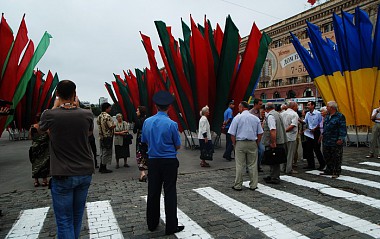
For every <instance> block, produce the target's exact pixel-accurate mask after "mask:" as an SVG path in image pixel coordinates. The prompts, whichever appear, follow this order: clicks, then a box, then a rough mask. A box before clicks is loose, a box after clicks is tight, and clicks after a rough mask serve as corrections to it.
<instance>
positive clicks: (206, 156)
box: [200, 149, 213, 161]
mask: <svg viewBox="0 0 380 239" xmlns="http://www.w3.org/2000/svg"><path fill="white" fill-rule="evenodd" d="M212 154H213V153H212V150H208V149H202V150H201V156H200V159H203V160H209V161H211V160H213V158H212Z"/></svg>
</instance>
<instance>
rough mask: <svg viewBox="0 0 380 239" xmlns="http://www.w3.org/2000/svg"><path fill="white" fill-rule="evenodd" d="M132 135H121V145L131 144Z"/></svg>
mask: <svg viewBox="0 0 380 239" xmlns="http://www.w3.org/2000/svg"><path fill="white" fill-rule="evenodd" d="M132 139H133V135H131V134H127V135H124V136H123V145H127V144H132Z"/></svg>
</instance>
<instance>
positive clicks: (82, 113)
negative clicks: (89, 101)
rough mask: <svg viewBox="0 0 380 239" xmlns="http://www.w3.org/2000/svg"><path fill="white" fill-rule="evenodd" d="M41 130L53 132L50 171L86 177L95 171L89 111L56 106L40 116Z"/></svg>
mask: <svg viewBox="0 0 380 239" xmlns="http://www.w3.org/2000/svg"><path fill="white" fill-rule="evenodd" d="M39 125H40V129H41V130H43V131H46V130H49V132H50V174H51V175H52V176H83V175H91V174H93V173H94V159H93V155H92V151H91V147H90V144H89V137H88V136H89V132H91V131H93V128H94V116H93V114H92V112H91V111H90V110H84V109H80V108H74V109H64V108H56V109H52V110H46V111H45V112H44V113H43V114H42V115H41V121H40V123H39Z"/></svg>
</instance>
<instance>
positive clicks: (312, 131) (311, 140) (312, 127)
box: [304, 101, 326, 170]
mask: <svg viewBox="0 0 380 239" xmlns="http://www.w3.org/2000/svg"><path fill="white" fill-rule="evenodd" d="M307 108H308V109H309V112H307V113H306V116H305V121H304V122H305V123H306V124H307V126H308V129H306V131H305V132H304V134H305V136H306V143H305V146H306V149H305V151H306V159H307V166H306V167H304V169H315V161H314V153H315V155H316V156H317V159H318V162H319V168H318V170H323V169H324V168H325V166H326V163H325V160H324V159H323V155H322V152H321V143H320V141H319V137H320V136H321V131H320V129H319V125H320V123H321V121H322V115H321V113H320V112H319V111H318V110H316V109H315V102H314V101H309V102H308V103H307ZM313 152H314V153H313Z"/></svg>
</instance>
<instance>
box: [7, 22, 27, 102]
mask: <svg viewBox="0 0 380 239" xmlns="http://www.w3.org/2000/svg"><path fill="white" fill-rule="evenodd" d="M28 41H29V38H28V30H27V28H26V24H25V20H24V17H23V18H22V20H21V24H20V27H19V29H18V32H17V36H16V40H15V41H14V44H13V48H12V52H11V54H10V56H9V60H8V64H7V66H6V69H5V73H4V76H3V80H2V81H1V82H0V98H2V99H4V100H8V101H12V99H13V95H14V93H15V91H16V88H17V85H18V80H17V69H18V62H19V59H20V56H21V53H22V51H23V50H24V48H25V46H26V44H27V43H28ZM13 107H16V105H14V106H13Z"/></svg>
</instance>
